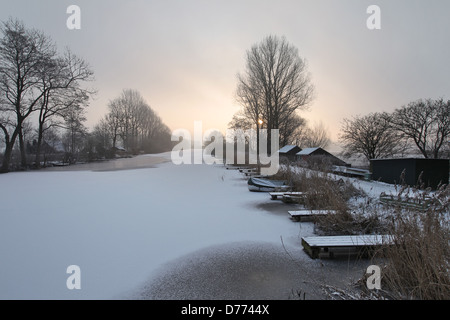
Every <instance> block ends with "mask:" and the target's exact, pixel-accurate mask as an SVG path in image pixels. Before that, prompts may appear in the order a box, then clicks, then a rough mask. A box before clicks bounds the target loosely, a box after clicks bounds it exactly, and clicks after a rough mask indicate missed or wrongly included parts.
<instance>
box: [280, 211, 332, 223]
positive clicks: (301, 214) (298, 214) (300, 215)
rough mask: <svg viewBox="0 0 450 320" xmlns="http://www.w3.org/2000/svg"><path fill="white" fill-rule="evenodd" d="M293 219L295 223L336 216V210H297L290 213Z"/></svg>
mask: <svg viewBox="0 0 450 320" xmlns="http://www.w3.org/2000/svg"><path fill="white" fill-rule="evenodd" d="M288 213H289V215H290V216H291V219H292V220H294V221H306V220H308V219H311V218H312V217H318V216H326V215H328V214H335V213H336V210H306V209H305V210H297V211H288Z"/></svg>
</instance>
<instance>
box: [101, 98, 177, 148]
mask: <svg viewBox="0 0 450 320" xmlns="http://www.w3.org/2000/svg"><path fill="white" fill-rule="evenodd" d="M108 108H109V112H108V114H107V115H106V116H105V117H104V118H103V119H101V120H100V122H99V123H98V124H97V125H96V126H95V128H94V133H93V134H94V135H95V136H97V137H100V139H101V141H102V144H103V147H104V148H105V149H107V148H110V147H112V148H116V147H117V146H119V145H120V146H121V147H123V148H124V149H126V150H127V151H129V152H132V153H138V152H141V151H142V152H160V151H166V150H169V149H170V147H171V139H170V138H171V131H170V129H169V128H168V127H167V126H166V125H165V124H164V123H163V121H162V120H161V118H160V117H159V116H158V115H157V114H156V112H155V111H154V110H153V109H152V108H151V107H150V106H149V105H148V104H147V102H146V101H145V100H144V98H143V97H142V95H141V94H140V93H139V92H138V91H136V90H131V89H126V90H123V91H122V93H121V95H120V96H119V97H117V98H115V99H113V100H111V101H110V102H109V104H108Z"/></svg>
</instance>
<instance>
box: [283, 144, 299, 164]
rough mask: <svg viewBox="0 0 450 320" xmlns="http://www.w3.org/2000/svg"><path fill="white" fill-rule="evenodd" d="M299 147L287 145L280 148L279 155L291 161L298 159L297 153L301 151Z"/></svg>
mask: <svg viewBox="0 0 450 320" xmlns="http://www.w3.org/2000/svg"><path fill="white" fill-rule="evenodd" d="M301 150H302V149H300V148H299V147H297V146H295V145H286V146H284V147H283V148H281V149H280V150H278V155H279V157H280V160H281V159H286V160H289V161H295V160H296V154H297V153H298V152H299V151H301Z"/></svg>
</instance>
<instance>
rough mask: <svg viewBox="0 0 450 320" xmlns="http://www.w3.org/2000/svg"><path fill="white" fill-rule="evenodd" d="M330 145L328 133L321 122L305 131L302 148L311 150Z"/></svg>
mask: <svg viewBox="0 0 450 320" xmlns="http://www.w3.org/2000/svg"><path fill="white" fill-rule="evenodd" d="M330 143H331V139H330V133H329V131H328V129H327V128H326V127H325V126H324V124H323V123H322V122H318V123H316V124H314V126H312V127H308V128H307V129H306V130H305V141H304V147H306V148H313V147H320V148H323V149H325V148H327V147H328V146H329V145H330Z"/></svg>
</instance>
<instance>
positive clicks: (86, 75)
mask: <svg viewBox="0 0 450 320" xmlns="http://www.w3.org/2000/svg"><path fill="white" fill-rule="evenodd" d="M50 63H51V64H52V68H50V67H49V68H48V69H49V70H48V72H46V73H42V74H41V82H42V86H41V88H42V91H43V96H42V98H41V100H40V104H39V109H38V111H39V117H38V139H37V148H36V156H35V166H36V167H39V166H40V154H41V146H42V143H43V138H44V133H45V131H46V130H48V129H50V128H51V127H53V126H63V125H62V120H63V118H64V116H65V114H66V113H67V111H68V110H69V109H70V108H80V107H85V106H87V102H88V99H89V97H90V95H92V94H93V93H94V91H93V90H89V89H84V88H81V86H80V83H81V82H84V81H91V80H92V76H93V72H92V71H91V69H90V68H89V66H88V64H87V63H86V62H85V61H84V60H83V59H81V58H78V57H77V56H75V55H73V54H72V53H71V52H70V51H66V53H65V55H64V56H63V57H61V58H60V57H58V58H56V59H53V60H52V61H51V62H50Z"/></svg>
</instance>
